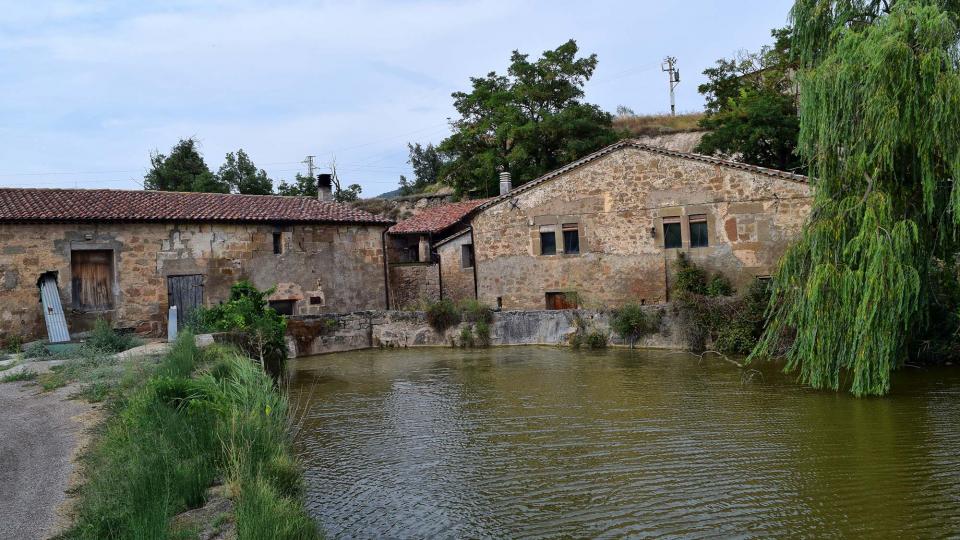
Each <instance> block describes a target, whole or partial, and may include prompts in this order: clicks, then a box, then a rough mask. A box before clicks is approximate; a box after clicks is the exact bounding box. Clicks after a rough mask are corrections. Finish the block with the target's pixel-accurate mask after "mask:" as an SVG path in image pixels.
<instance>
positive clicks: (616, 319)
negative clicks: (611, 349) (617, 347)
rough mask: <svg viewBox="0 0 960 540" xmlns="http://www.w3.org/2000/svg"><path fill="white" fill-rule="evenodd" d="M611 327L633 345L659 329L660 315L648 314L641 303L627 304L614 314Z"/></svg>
mask: <svg viewBox="0 0 960 540" xmlns="http://www.w3.org/2000/svg"><path fill="white" fill-rule="evenodd" d="M610 327H611V328H612V329H613V331H614V332H616V333H617V335H619V336H620V337H621V338H623V339H624V340H625V341H629V342H630V346H631V347H633V344H634V343H635V342H636V341H637V340H638V339H640V338H642V337H643V336H645V335H647V334H651V333H653V332H656V331H657V329H658V328H659V327H660V316H659V315H650V314H648V313H647V312H646V311H645V310H644V308H643V306H641V305H640V304H627V305H626V306H623V307H622V308H620V309H619V310H617V311H616V312H615V313H614V314H613V318H612V319H611V320H610Z"/></svg>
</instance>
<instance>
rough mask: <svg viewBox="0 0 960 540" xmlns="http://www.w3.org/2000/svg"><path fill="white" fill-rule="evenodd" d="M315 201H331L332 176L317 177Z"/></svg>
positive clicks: (320, 175)
mask: <svg viewBox="0 0 960 540" xmlns="http://www.w3.org/2000/svg"><path fill="white" fill-rule="evenodd" d="M317 199H320V200H321V201H332V200H333V176H332V175H329V174H318V175H317Z"/></svg>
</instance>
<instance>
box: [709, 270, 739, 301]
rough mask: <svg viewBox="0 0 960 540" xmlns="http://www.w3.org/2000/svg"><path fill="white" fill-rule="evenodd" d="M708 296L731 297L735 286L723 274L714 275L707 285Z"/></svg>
mask: <svg viewBox="0 0 960 540" xmlns="http://www.w3.org/2000/svg"><path fill="white" fill-rule="evenodd" d="M706 294H707V296H713V297H717V296H730V295H732V294H733V285H731V284H730V280H729V279H727V277H726V276H724V275H723V274H719V273H718V274H714V275H713V277H711V278H710V281H709V282H708V283H707V289H706Z"/></svg>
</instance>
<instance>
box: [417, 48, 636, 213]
mask: <svg viewBox="0 0 960 540" xmlns="http://www.w3.org/2000/svg"><path fill="white" fill-rule="evenodd" d="M578 52H579V49H578V47H577V44H576V42H575V41H573V40H570V41H568V42H566V43H564V44H563V45H561V46H559V47H557V48H556V49H554V50H550V51H545V52H544V53H543V56H542V57H541V58H539V59H537V60H535V61H532V62H531V61H530V60H529V58H528V56H527V55H525V54H521V53H520V52H518V51H514V52H513V55H512V56H511V59H510V67H509V68H508V69H507V75H506V76H504V75H498V74H497V73H495V72H490V73H488V74H487V75H486V76H484V77H476V78H471V79H470V81H471V85H472V88H471V90H470V91H469V92H456V93H454V94H453V98H454V107H455V108H456V109H457V112H458V113H459V115H460V117H459V118H458V119H456V120H454V121H453V122H452V123H451V125H452V128H453V131H454V133H453V134H452V135H450V137H448V138H446V139H444V140H443V141H442V142H441V143H440V145H439V147H438V148H437V152H439V156H440V161H441V162H442V167H441V170H440V178H441V180H443V181H444V182H445V183H447V184H449V185H452V186H453V187H454V188H455V189H456V190H457V192H458V193H474V194H475V195H477V196H489V195H495V194H497V193H498V190H499V187H498V185H499V182H498V173H499V171H501V170H508V171H510V172H511V173H512V174H513V181H514V185H520V184H523V183H524V182H528V181H530V180H533V179H534V178H537V177H539V176H541V175H543V174H544V173H546V172H548V171H551V170H553V169H556V168H558V167H560V166H562V165H564V164H566V163H569V162H571V161H574V160H576V159H579V158H581V157H583V156H585V155H586V154H589V153H590V152H593V151H594V150H597V149H598V148H601V147H603V146H605V145H607V144H610V143H612V142H615V141H616V140H617V138H618V135H617V133H616V132H615V131H614V130H613V128H612V117H611V115H610V114H609V113H607V112H604V111H602V110H601V109H600V108H599V107H597V106H596V105H591V104H588V103H584V102H583V101H581V99H582V98H583V95H584V92H583V87H584V85H585V84H586V82H587V81H588V80H589V79H590V77H591V76H592V75H593V71H594V69H596V66H597V57H596V55H590V56H588V57H586V58H577V53H578ZM418 178H419V177H418Z"/></svg>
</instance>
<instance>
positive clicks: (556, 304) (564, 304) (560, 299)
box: [546, 292, 577, 309]
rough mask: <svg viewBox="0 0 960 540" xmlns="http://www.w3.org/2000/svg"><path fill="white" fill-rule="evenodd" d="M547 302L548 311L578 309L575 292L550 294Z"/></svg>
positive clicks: (547, 295) (547, 296)
mask: <svg viewBox="0 0 960 540" xmlns="http://www.w3.org/2000/svg"><path fill="white" fill-rule="evenodd" d="M546 300H547V309H577V293H575V292H548V293H547V294H546Z"/></svg>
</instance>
